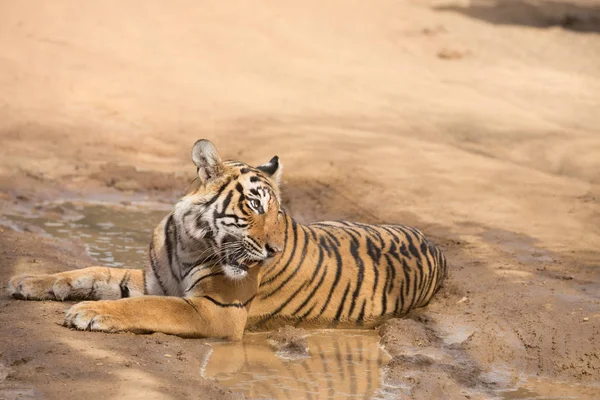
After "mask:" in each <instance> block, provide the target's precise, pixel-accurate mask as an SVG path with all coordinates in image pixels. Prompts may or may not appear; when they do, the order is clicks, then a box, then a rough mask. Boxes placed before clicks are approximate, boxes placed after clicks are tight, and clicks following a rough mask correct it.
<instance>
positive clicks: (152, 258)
mask: <svg viewBox="0 0 600 400" xmlns="http://www.w3.org/2000/svg"><path fill="white" fill-rule="evenodd" d="M148 255H149V258H150V268H152V272H153V273H154V276H156V281H157V282H158V285H159V286H160V288H161V290H162V291H163V294H167V289H166V288H165V284H164V283H163V282H162V280H161V279H160V275H159V274H158V267H157V261H156V254H154V240H151V241H150V248H149V249H148Z"/></svg>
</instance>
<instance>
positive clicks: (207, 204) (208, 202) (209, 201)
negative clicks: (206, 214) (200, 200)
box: [204, 179, 231, 208]
mask: <svg viewBox="0 0 600 400" xmlns="http://www.w3.org/2000/svg"><path fill="white" fill-rule="evenodd" d="M230 183H231V179H228V180H227V182H225V183H224V184H223V185H222V186H221V187H220V188H219V189H218V190H217V194H215V195H214V196H213V197H212V198H211V199H210V200H208V201H207V202H206V203H204V207H206V208H208V207H209V206H210V205H211V204H212V203H214V202H215V201H217V199H218V198H219V197H221V194H222V193H223V191H224V190H225V188H227V186H228V185H229V184H230Z"/></svg>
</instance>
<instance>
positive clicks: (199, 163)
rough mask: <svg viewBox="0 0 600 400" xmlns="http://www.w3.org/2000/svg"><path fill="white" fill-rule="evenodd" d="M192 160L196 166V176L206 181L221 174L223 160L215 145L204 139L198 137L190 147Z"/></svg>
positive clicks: (203, 181)
mask: <svg viewBox="0 0 600 400" xmlns="http://www.w3.org/2000/svg"><path fill="white" fill-rule="evenodd" d="M192 160H193V161H194V164H196V167H197V168H198V177H199V178H200V180H201V181H202V183H206V182H207V181H210V180H212V179H214V178H215V177H217V176H218V175H219V174H221V172H222V170H223V162H222V161H221V157H220V156H219V153H218V152H217V149H216V148H215V146H214V145H213V144H212V143H211V142H210V141H209V140H206V139H200V140H198V141H197V142H196V143H194V147H193V148H192Z"/></svg>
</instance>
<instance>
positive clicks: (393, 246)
mask: <svg viewBox="0 0 600 400" xmlns="http://www.w3.org/2000/svg"><path fill="white" fill-rule="evenodd" d="M192 158H193V160H194V163H195V164H196V166H197V171H198V179H197V180H196V184H195V185H194V188H193V190H191V191H190V192H189V193H188V194H186V195H185V196H184V197H183V198H182V199H181V200H180V201H179V202H178V203H177V204H176V205H175V207H174V210H173V212H172V213H171V214H169V215H168V216H167V217H165V219H164V220H163V221H162V222H161V223H160V224H159V225H158V227H157V228H156V229H155V230H154V235H153V238H152V241H151V243H150V250H149V262H148V267H147V268H146V270H145V271H142V270H135V269H117V268H105V267H90V268H85V269H81V270H74V271H67V272H62V273H58V274H54V275H21V276H16V277H13V278H12V279H11V280H10V283H9V291H10V292H11V293H12V295H13V296H14V297H17V298H24V299H56V300H67V299H89V300H102V301H97V302H89V301H88V302H81V303H78V304H76V305H74V306H73V307H71V308H70V309H69V310H68V312H67V315H66V318H65V324H66V325H67V326H71V327H74V328H77V329H87V330H93V331H106V332H116V331H132V332H164V333H169V334H175V335H179V336H188V337H190V336H209V337H227V338H231V339H240V338H241V337H242V335H243V332H244V329H245V328H246V327H248V328H254V329H269V328H271V327H273V326H275V325H281V324H282V323H292V324H295V325H302V326H315V327H316V326H322V327H323V326H325V327H327V326H328V327H357V326H363V327H371V326H374V325H376V324H378V323H380V322H381V321H382V320H384V319H386V318H389V317H391V316H394V315H401V314H405V313H407V312H408V311H410V310H411V309H413V308H415V307H421V306H424V305H426V304H427V303H428V302H429V301H430V300H431V297H432V296H433V295H434V293H435V292H436V291H437V289H438V288H439V287H440V285H441V284H442V282H443V281H444V278H445V277H446V275H447V269H446V260H445V258H444V256H443V254H442V252H441V251H440V250H439V249H438V248H437V247H435V246H434V245H433V244H432V243H431V242H429V241H428V240H427V239H425V237H424V236H423V235H422V234H421V233H420V232H419V231H417V230H416V229H413V228H410V227H407V226H402V225H365V224H359V223H352V222H319V223H314V224H310V225H301V224H299V223H297V222H296V221H294V220H293V219H292V218H291V217H290V216H288V215H287V214H286V213H285V212H284V211H283V210H282V209H281V208H280V198H279V188H278V182H279V178H280V175H281V165H280V163H279V159H278V158H277V157H274V158H273V159H271V161H269V162H268V163H267V164H264V165H261V166H259V167H257V168H253V167H250V166H249V165H246V164H243V163H240V162H233V161H221V158H220V157H219V155H218V153H217V151H216V149H215V147H214V146H213V145H212V143H210V142H209V141H207V140H200V141H198V142H196V144H195V145H194V148H193V151H192ZM116 299H118V300H116Z"/></svg>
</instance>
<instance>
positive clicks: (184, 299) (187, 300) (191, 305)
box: [182, 297, 200, 314]
mask: <svg viewBox="0 0 600 400" xmlns="http://www.w3.org/2000/svg"><path fill="white" fill-rule="evenodd" d="M182 299H183V301H185V302H186V303H188V304H189V305H190V307H192V308H193V309H194V311H196V312H197V313H198V314H200V311H199V310H198V307H196V305H195V304H194V303H192V302H191V301H190V300H189V299H186V298H185V297H183V298H182Z"/></svg>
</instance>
